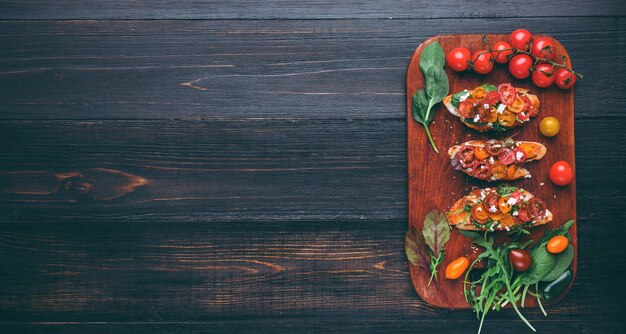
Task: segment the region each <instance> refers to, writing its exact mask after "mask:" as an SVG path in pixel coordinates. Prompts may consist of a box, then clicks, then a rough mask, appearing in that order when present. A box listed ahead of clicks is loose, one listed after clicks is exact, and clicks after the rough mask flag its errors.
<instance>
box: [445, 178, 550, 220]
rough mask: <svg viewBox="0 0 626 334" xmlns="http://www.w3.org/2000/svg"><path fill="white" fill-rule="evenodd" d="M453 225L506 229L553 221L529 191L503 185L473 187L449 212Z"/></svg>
mask: <svg viewBox="0 0 626 334" xmlns="http://www.w3.org/2000/svg"><path fill="white" fill-rule="evenodd" d="M447 216H448V222H449V223H450V225H453V226H456V227H457V228H459V229H461V230H487V231H494V230H506V231H510V230H511V229H513V228H514V227H516V226H521V227H533V226H537V225H542V224H546V223H548V222H550V221H552V213H551V212H550V211H549V210H548V209H547V208H546V205H545V203H544V202H543V201H542V200H540V199H538V198H536V197H535V196H534V195H533V194H531V193H529V192H528V191H526V190H524V189H521V188H517V187H510V186H505V185H501V186H499V187H497V188H484V189H474V190H472V191H471V192H470V193H469V195H467V196H465V197H463V198H461V199H459V200H458V201H457V202H456V203H454V205H452V207H451V208H450V211H449V212H448V213H447Z"/></svg>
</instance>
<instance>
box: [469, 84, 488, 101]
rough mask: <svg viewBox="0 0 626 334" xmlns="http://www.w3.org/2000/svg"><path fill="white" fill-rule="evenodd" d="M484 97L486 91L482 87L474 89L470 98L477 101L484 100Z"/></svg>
mask: <svg viewBox="0 0 626 334" xmlns="http://www.w3.org/2000/svg"><path fill="white" fill-rule="evenodd" d="M485 96H487V91H486V90H485V88H483V87H476V88H475V89H474V90H473V91H472V98H474V99H477V100H480V99H484V98H485Z"/></svg>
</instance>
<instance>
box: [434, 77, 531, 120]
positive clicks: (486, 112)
mask: <svg viewBox="0 0 626 334" xmlns="http://www.w3.org/2000/svg"><path fill="white" fill-rule="evenodd" d="M443 103H444V105H445V106H446V107H447V108H448V110H449V111H450V113H451V114H452V115H454V116H457V117H458V118H459V119H460V120H461V122H463V124H465V125H467V126H468V127H470V128H472V129H475V130H477V131H480V132H485V131H497V132H503V131H506V130H508V129H512V128H515V127H518V126H520V125H522V124H524V123H526V122H528V121H529V120H530V118H531V117H535V116H537V113H538V112H539V105H540V103H539V99H538V98H537V96H536V95H533V94H529V93H528V90H527V89H523V88H515V87H513V86H512V85H511V84H509V83H503V84H501V85H499V86H498V87H496V86H494V85H492V84H483V85H480V86H478V87H476V88H474V89H472V90H467V89H466V90H463V91H461V92H458V93H456V94H452V95H448V96H446V97H445V98H444V99H443Z"/></svg>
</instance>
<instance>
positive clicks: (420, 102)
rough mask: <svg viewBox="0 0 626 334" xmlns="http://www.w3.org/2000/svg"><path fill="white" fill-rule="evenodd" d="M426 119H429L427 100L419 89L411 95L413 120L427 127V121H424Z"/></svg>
mask: <svg viewBox="0 0 626 334" xmlns="http://www.w3.org/2000/svg"><path fill="white" fill-rule="evenodd" d="M428 117H430V115H429V110H428V99H427V98H426V92H425V91H424V90H423V89H420V90H418V91H417V92H415V94H413V118H414V119H415V121H417V122H418V123H421V124H422V125H424V126H428V123H429V121H427V120H426V119H427V118H428Z"/></svg>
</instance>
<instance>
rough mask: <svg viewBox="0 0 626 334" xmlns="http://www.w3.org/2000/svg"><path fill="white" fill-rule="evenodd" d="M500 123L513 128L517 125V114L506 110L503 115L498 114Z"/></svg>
mask: <svg viewBox="0 0 626 334" xmlns="http://www.w3.org/2000/svg"><path fill="white" fill-rule="evenodd" d="M498 123H500V125H502V126H504V127H507V128H510V127H512V126H513V125H514V124H515V114H514V113H512V112H510V111H508V110H505V111H504V112H502V113H501V114H498Z"/></svg>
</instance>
